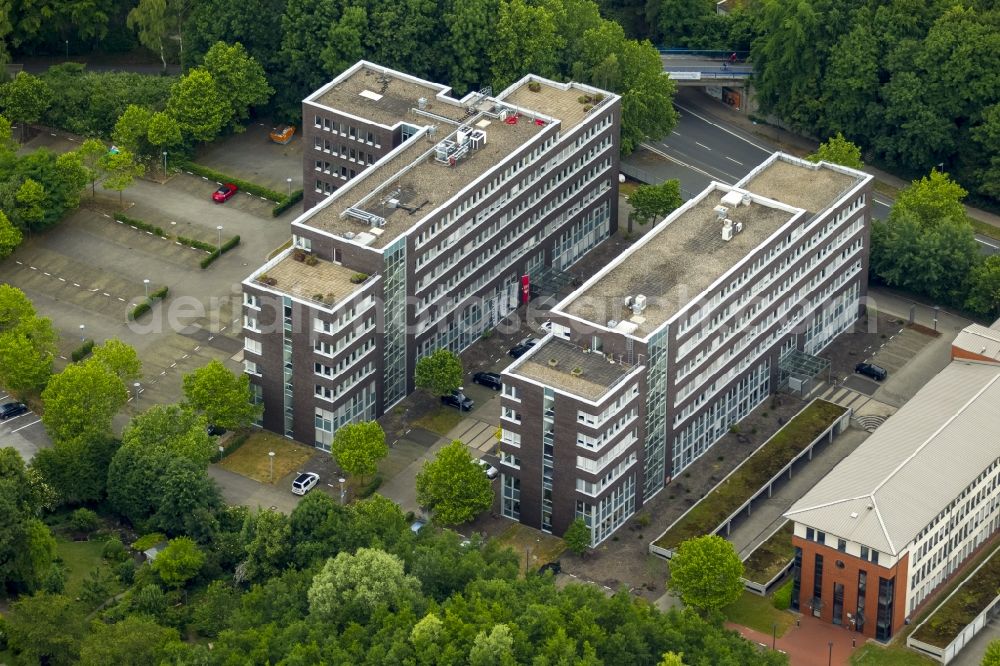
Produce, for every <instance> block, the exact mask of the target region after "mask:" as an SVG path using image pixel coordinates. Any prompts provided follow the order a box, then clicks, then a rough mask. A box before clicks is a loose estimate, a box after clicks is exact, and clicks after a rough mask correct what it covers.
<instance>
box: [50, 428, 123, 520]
mask: <svg viewBox="0 0 1000 666" xmlns="http://www.w3.org/2000/svg"><path fill="white" fill-rule="evenodd" d="M117 450H118V441H117V440H116V439H114V438H113V437H99V438H97V439H94V440H88V439H85V438H73V439H69V440H65V441H57V442H54V443H53V445H52V446H51V447H50V448H45V449H40V450H39V451H38V452H36V453H35V457H34V459H33V460H32V461H31V464H32V467H34V468H35V469H37V470H38V471H39V472H40V473H41V475H42V477H43V478H44V479H45V481H46V483H48V484H49V485H50V486H51V487H52V489H53V490H54V491H55V492H56V494H57V495H58V497H59V501H60V502H62V503H63V504H82V503H85V502H100V501H101V500H103V499H104V497H105V493H106V492H107V483H108V467H109V466H110V464H111V459H112V458H113V457H114V454H115V451H117Z"/></svg>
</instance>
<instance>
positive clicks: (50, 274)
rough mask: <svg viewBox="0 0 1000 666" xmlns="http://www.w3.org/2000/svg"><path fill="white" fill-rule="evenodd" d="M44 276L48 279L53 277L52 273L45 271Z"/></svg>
mask: <svg viewBox="0 0 1000 666" xmlns="http://www.w3.org/2000/svg"><path fill="white" fill-rule="evenodd" d="M42 275H44V276H46V277H52V273H46V272H45V271H42Z"/></svg>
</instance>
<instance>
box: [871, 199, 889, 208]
mask: <svg viewBox="0 0 1000 666" xmlns="http://www.w3.org/2000/svg"><path fill="white" fill-rule="evenodd" d="M872 201H874V202H875V203H877V204H878V205H879V206H885V207H886V208H892V204H891V203H889V202H888V201H882V200H881V199H879V198H878V197H872Z"/></svg>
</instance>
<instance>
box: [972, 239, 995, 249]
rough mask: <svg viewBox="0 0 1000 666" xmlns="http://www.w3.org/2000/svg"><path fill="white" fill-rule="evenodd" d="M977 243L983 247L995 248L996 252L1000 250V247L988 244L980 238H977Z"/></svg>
mask: <svg viewBox="0 0 1000 666" xmlns="http://www.w3.org/2000/svg"><path fill="white" fill-rule="evenodd" d="M976 242H977V243H982V244H983V245H987V246H989V247H991V248H993V249H994V250H1000V245H994V244H993V243H987V242H986V241H984V240H982V239H980V238H977V239H976Z"/></svg>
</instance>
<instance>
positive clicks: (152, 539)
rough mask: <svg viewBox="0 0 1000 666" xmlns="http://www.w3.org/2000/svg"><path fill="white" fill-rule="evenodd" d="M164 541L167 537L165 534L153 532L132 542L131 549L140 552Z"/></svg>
mask: <svg viewBox="0 0 1000 666" xmlns="http://www.w3.org/2000/svg"><path fill="white" fill-rule="evenodd" d="M166 540H167V536H166V535H165V534H161V533H160V532H153V533H152V534H146V535H143V536H141V537H139V538H138V539H136V540H135V541H134V542H132V549H133V550H138V551H139V552H142V551H144V550H149V549H150V548H152V547H153V546H155V545H156V544H158V543H160V542H161V541H166Z"/></svg>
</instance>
